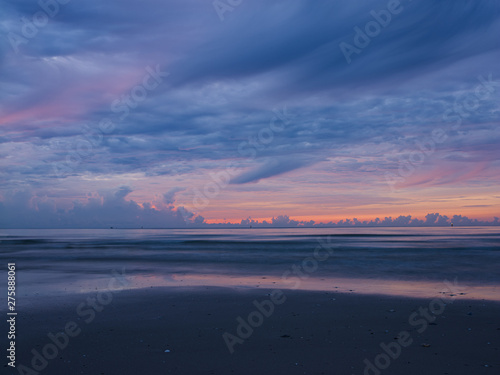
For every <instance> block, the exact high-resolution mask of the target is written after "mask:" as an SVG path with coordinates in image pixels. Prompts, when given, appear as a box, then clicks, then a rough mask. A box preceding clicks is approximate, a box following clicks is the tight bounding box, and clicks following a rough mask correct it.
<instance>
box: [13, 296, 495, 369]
mask: <svg viewBox="0 0 500 375" xmlns="http://www.w3.org/2000/svg"><path fill="white" fill-rule="evenodd" d="M112 296H113V297H112V298H109V296H107V297H105V296H104V294H101V295H99V293H98V292H97V291H96V293H89V294H79V295H71V296H61V297H53V298H51V300H50V303H49V304H47V301H44V298H46V297H39V299H37V298H31V299H30V306H26V307H25V308H24V309H23V310H20V311H19V316H18V322H17V327H18V333H19V334H18V338H17V356H18V358H17V360H18V368H17V370H18V371H20V372H19V373H26V374H33V373H40V374H53V375H59V374H61V375H63V374H64V375H67V374H95V375H108V374H110V375H113V374H154V375H156V374H349V375H350V374H370V375H371V374H379V373H380V374H415V375H417V374H418V375H421V374H425V373H428V374H496V373H498V370H499V369H500V356H499V354H500V353H499V348H500V321H499V319H498V316H500V315H499V314H500V303H498V302H493V301H485V300H474V301H471V300H468V299H465V298H459V297H457V298H454V299H452V297H447V300H443V299H442V297H438V296H436V299H434V301H435V302H436V301H441V302H443V303H434V304H432V301H433V299H423V298H422V299H416V298H412V299H409V298H399V297H389V296H373V295H372V296H367V295H362V294H346V293H340V292H313V291H296V290H284V291H283V295H279V296H277V295H273V294H272V291H271V290H269V289H256V288H214V287H196V288H188V287H185V288H167V287H157V288H147V289H137V290H124V291H117V292H114V293H112ZM272 297H279V298H275V300H276V301H279V302H280V303H279V304H273V308H272V311H271V313H269V312H270V310H271V309H270V308H269V304H268V305H266V304H265V303H264V302H263V301H265V300H267V301H271V298H272ZM88 298H90V299H88ZM445 301H446V304H445V305H444V302H445ZM91 306H94V307H91ZM256 306H261V308H262V310H259V309H258V308H257V307H256ZM262 306H264V307H262ZM266 306H267V307H266ZM422 309H423V310H422ZM89 310H94V313H91V312H90V311H89ZM256 311H264V312H265V314H263V313H255V312H256ZM252 312H253V315H252ZM250 315H251V317H250V320H251V322H252V324H251V325H250V324H248V321H249V316H250ZM265 315H268V316H265ZM259 316H260V317H259ZM239 317H240V319H239V320H237V319H238V318H239ZM242 320H243V321H245V322H246V323H247V324H248V325H247V327H246V328H241V327H240V331H239V332H240V334H241V333H244V334H245V338H242V337H241V335H238V326H239V325H240V324H241V321H242ZM244 325H245V324H244ZM65 329H66V333H68V334H70V335H66V334H65V335H61V334H59V335H58V332H60V331H65ZM68 329H69V330H68ZM49 334H52V335H51V337H52V339H51V338H50V337H49ZM224 334H226V336H227V337H231V336H230V335H233V339H234V338H236V339H235V341H234V340H229V342H230V343H232V344H233V345H232V349H233V353H232V354H231V351H230V348H229V346H228V345H227V344H226V340H225V339H224ZM228 334H229V335H228ZM71 335H72V336H71ZM246 336H248V337H246ZM56 341H57V342H56ZM56 345H58V346H59V348H57V355H56V356H55V357H54V358H53V359H46V358H45V359H41V357H40V356H43V355H49V356H51V357H52V356H53V355H54V354H55V353H54V348H56ZM384 348H385V349H384ZM36 353H40V355H38V356H37V355H36ZM387 359H389V361H388V362H387ZM32 361H33V362H32ZM21 364H22V365H23V366H25V367H21V366H20V365H21ZM33 365H35V367H36V366H38V370H37V369H35V368H34V367H33ZM386 365H387V367H385V366H386ZM5 367H7V366H5ZM380 367H384V368H383V369H382V368H380ZM21 368H22V370H21ZM21 371H25V372H21ZM30 371H33V372H30ZM5 373H8V374H17V373H18V372H17V371H16V370H11V369H10V368H9V371H6V372H5Z"/></svg>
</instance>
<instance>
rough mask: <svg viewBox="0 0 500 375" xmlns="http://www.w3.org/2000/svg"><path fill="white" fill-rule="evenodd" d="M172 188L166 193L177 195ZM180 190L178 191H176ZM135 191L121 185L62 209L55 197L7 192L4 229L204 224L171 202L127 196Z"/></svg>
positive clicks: (0, 219)
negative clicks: (162, 203)
mask: <svg viewBox="0 0 500 375" xmlns="http://www.w3.org/2000/svg"><path fill="white" fill-rule="evenodd" d="M174 190H175V189H172V190H170V191H169V192H167V193H165V195H166V196H172V197H173V194H175V193H174V192H173V191H174ZM177 191H179V190H177ZM132 192H133V190H132V189H131V188H130V187H128V186H122V187H120V188H118V189H116V190H114V191H103V192H100V193H98V194H89V195H88V196H87V198H86V199H85V200H74V201H73V204H72V207H71V208H69V209H61V208H59V207H58V205H57V203H56V201H55V200H54V199H50V198H48V197H46V196H36V195H33V194H32V193H31V192H28V191H16V192H12V193H10V194H7V195H6V196H5V197H4V199H3V200H2V201H0V227H2V228H109V227H114V228H140V227H147V228H184V227H186V226H189V225H193V223H194V224H197V225H202V224H203V222H204V220H203V218H202V217H201V216H199V215H198V216H196V217H195V216H194V215H193V214H192V213H191V212H189V211H187V210H186V209H184V207H174V206H172V202H165V203H167V204H165V205H164V206H159V207H155V206H153V205H152V204H151V202H145V203H142V204H141V203H138V202H136V201H134V200H132V199H130V200H126V199H125V198H126V197H127V196H128V195H129V194H130V193H132Z"/></svg>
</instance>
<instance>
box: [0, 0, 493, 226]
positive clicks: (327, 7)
mask: <svg viewBox="0 0 500 375" xmlns="http://www.w3.org/2000/svg"><path fill="white" fill-rule="evenodd" d="M0 9H1V11H0V228H2V227H3V228H9V227H17V228H23V227H26V228H32V227H33V228H35V227H51V228H58V227H76V228H79V227H82V228H94V227H105V228H106V227H109V226H115V227H138V226H144V227H183V226H190V225H191V226H203V225H207V224H214V223H241V224H242V225H249V223H254V225H255V224H258V223H262V222H263V221H264V220H265V221H266V225H275V226H280V225H292V226H295V225H313V224H319V223H331V224H334V223H338V222H339V221H340V220H342V222H341V223H344V224H345V223H347V224H348V225H351V224H354V225H357V224H360V223H363V221H364V222H365V224H369V223H381V222H384V220H385V223H389V224H394V225H399V224H401V225H412V224H413V225H421V224H422V225H423V224H426V223H427V224H429V225H434V224H438V223H441V224H443V225H444V224H446V225H448V224H449V223H450V222H451V221H453V220H455V223H462V224H464V225H465V224H471V223H476V224H477V223H485V222H490V223H495V222H498V220H497V219H495V217H497V216H500V215H499V213H500V191H499V189H498V186H499V179H500V177H499V173H498V172H499V170H500V168H499V167H500V149H499V147H498V145H499V144H500V127H499V122H500V114H499V103H500V101H499V98H500V95H499V93H500V68H499V66H500V65H499V61H500V44H499V38H498V35H500V3H499V2H498V1H495V0H491V1H488V0H485V1H460V0H459V1H439V2H438V1H430V0H429V1H427V0H421V1H416V0H413V1H411V0H406V1H397V0H390V1H355V2H354V1H349V2H346V1H330V0H315V1H314V2H312V1H307V0H286V1H280V0H273V1H270V0H252V1H249V0H220V1H219V0H216V1H213V0H167V1H159V0H146V1H141V2H137V1H131V0H120V1H117V0H108V1H105V2H103V1H100V0H99V1H98V0H86V1H84V2H82V1H75V0H59V1H56V0H45V1H44V0H41V1H39V2H37V1H34V0H30V1H27V0H1V1H0ZM429 214H431V216H428V215H429ZM436 215H437V216H436ZM454 215H457V216H454ZM454 217H455V218H454ZM377 218H380V220H379V221H376V220H377ZM385 218H387V219H385ZM389 218H390V219H389ZM453 218H454V219H453ZM346 219H348V220H349V221H346ZM242 220H243V221H242ZM440 220H441V221H440ZM495 220H497V221H495Z"/></svg>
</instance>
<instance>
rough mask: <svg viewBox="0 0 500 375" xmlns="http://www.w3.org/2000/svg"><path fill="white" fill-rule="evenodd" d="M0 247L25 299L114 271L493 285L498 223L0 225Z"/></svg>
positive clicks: (144, 276) (167, 279)
mask: <svg viewBox="0 0 500 375" xmlns="http://www.w3.org/2000/svg"><path fill="white" fill-rule="evenodd" d="M320 242H323V243H325V242H327V243H329V244H330V252H329V253H327V252H326V251H323V250H322V251H320V252H317V255H321V256H322V257H323V258H325V257H326V259H319V258H316V257H315V254H314V250H315V249H317V248H318V245H319V244H320ZM0 249H1V250H0V258H1V261H2V262H1V263H2V264H3V265H4V266H2V267H3V268H4V269H5V272H6V268H7V263H8V262H15V263H16V267H17V282H18V292H19V293H22V294H23V295H24V296H29V295H49V294H53V293H70V292H88V291H92V290H95V289H96V288H105V287H106V285H108V284H109V283H108V280H109V279H111V278H113V277H114V276H113V275H116V273H117V272H118V273H120V274H125V275H127V278H128V280H129V284H128V285H129V287H130V288H143V287H149V286H161V285H163V286H165V285H166V286H176V285H187V286H192V285H194V286H200V285H215V286H241V287H245V286H246V287H279V288H292V287H303V286H304V285H313V284H312V283H311V281H312V280H317V281H318V282H319V281H322V282H323V284H324V285H327V286H328V285H330V284H331V285H332V288H333V284H339V282H337V281H338V280H344V281H346V280H352V281H353V283H354V281H356V282H355V283H354V284H353V285H356V287H357V288H359V286H360V285H363V282H364V283H365V284H366V285H371V284H374V283H375V284H376V283H377V282H379V283H381V284H380V285H382V284H383V283H384V282H391V283H392V284H393V285H400V286H401V285H403V286H404V285H411V283H414V284H415V283H428V282H430V283H440V282H442V281H443V280H445V279H447V280H454V279H455V278H457V279H458V280H459V282H461V283H463V284H464V285H469V286H485V287H489V288H490V291H496V288H497V287H498V285H500V228H499V227H462V228H459V227H454V228H331V229H324V228H323V229H320V228H307V229H296V228H293V229H287V228H285V229H203V230H189V229H176V230H174V229H165V230H121V229H106V230H73V229H67V230H0ZM299 279H300V281H301V282H303V283H302V284H301V285H300V286H299V282H298V280H299ZM293 280H295V283H293V282H292V281H293ZM325 283H327V284H325ZM398 283H399V284H398ZM3 284H6V283H3ZM339 285H340V284H339ZM0 288H3V289H1V293H4V292H5V293H6V290H5V291H4V289H6V286H5V285H0ZM311 288H312V289H314V287H311ZM341 288H342V286H341ZM346 288H347V286H346ZM402 288H403V287H402ZM319 289H321V288H319Z"/></svg>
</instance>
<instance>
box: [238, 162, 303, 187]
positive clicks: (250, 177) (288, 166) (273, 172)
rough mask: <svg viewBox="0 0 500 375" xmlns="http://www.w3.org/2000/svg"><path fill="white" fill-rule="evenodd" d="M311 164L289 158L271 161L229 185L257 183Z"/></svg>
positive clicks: (241, 175) (251, 170) (240, 176)
mask: <svg viewBox="0 0 500 375" xmlns="http://www.w3.org/2000/svg"><path fill="white" fill-rule="evenodd" d="M309 164H311V162H310V161H309V162H308V161H306V160H301V159H300V158H294V157H291V158H289V159H288V160H286V159H278V158H276V159H271V160H269V161H267V162H266V163H264V164H262V165H260V166H258V167H255V168H252V169H250V170H249V171H246V172H244V173H242V174H240V175H239V176H236V177H235V178H233V179H232V180H231V184H246V183H249V182H257V181H259V180H261V179H264V178H269V177H273V176H278V175H280V174H283V173H287V172H290V171H293V170H295V169H299V168H302V167H305V166H307V165H309Z"/></svg>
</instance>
